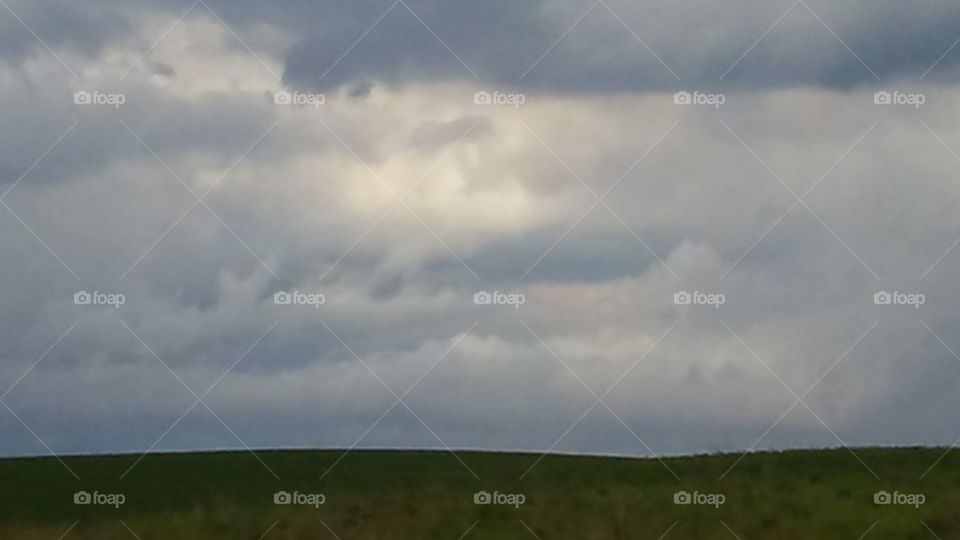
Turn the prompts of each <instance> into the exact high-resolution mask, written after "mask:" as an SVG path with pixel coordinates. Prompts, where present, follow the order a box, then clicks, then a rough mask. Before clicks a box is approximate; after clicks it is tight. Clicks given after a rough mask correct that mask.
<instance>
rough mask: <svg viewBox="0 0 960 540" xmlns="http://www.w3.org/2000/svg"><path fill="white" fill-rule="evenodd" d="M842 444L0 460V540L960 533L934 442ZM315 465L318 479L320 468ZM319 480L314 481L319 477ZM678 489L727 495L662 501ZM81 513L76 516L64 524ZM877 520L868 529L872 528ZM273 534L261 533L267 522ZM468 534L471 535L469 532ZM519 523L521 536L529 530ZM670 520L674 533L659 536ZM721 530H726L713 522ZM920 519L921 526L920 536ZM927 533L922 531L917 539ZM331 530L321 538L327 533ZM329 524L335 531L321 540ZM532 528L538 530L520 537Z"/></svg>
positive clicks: (959, 471)
mask: <svg viewBox="0 0 960 540" xmlns="http://www.w3.org/2000/svg"><path fill="white" fill-rule="evenodd" d="M855 452H856V454H857V456H859V457H860V458H861V459H863V461H864V462H865V463H866V464H867V465H868V466H869V467H870V468H871V469H872V470H873V471H875V472H876V473H877V475H878V476H879V477H880V480H877V479H876V478H874V477H873V476H872V475H871V473H870V472H869V471H868V470H867V468H866V467H864V466H863V465H862V464H861V463H859V462H858V461H857V458H856V457H854V456H853V455H852V454H851V453H850V452H849V451H847V450H842V449H840V450H811V451H791V452H783V453H756V454H750V455H748V456H746V457H745V458H743V460H742V461H740V463H739V464H738V465H737V466H736V467H735V468H733V469H732V471H731V472H730V473H729V474H728V475H727V476H726V477H724V478H723V479H722V480H721V479H720V476H721V475H723V473H724V472H725V471H726V470H727V469H728V468H729V467H730V466H731V465H732V464H733V463H734V462H735V461H736V460H737V459H738V458H739V457H740V456H739V455H709V456H691V457H682V458H670V459H665V460H664V463H665V464H666V465H667V466H669V468H670V469H672V470H673V471H674V472H676V474H677V476H679V477H680V480H679V481H678V480H677V479H676V478H674V477H673V476H672V475H671V474H670V472H668V471H667V469H666V467H664V465H663V464H661V463H660V462H658V461H657V460H653V459H620V458H600V457H577V456H556V455H553V456H548V457H546V458H544V459H543V460H542V461H541V462H540V463H539V464H537V465H536V466H535V467H534V468H533V469H532V470H531V472H530V473H529V474H528V475H527V476H526V477H524V478H523V479H520V477H521V475H523V474H524V472H525V471H526V470H527V469H528V468H529V467H530V466H531V465H533V464H534V462H535V461H536V460H537V459H538V457H539V456H537V455H531V454H500V453H478V452H461V453H458V456H459V457H460V458H461V459H462V460H463V461H464V462H465V463H466V464H467V465H469V467H470V468H471V469H472V470H473V471H475V472H476V473H477V475H478V476H479V477H480V480H477V479H476V478H474V477H473V475H472V474H471V473H470V472H469V471H468V470H467V469H466V468H465V467H464V466H463V465H462V464H460V463H459V462H458V461H457V459H456V458H455V457H453V456H452V455H451V454H449V453H446V452H432V451H429V452H428V451H422V452H412V451H359V450H357V451H353V452H350V453H349V454H347V455H346V457H345V458H343V460H342V461H340V462H339V463H338V464H337V465H336V466H335V467H333V468H332V469H330V467H331V465H333V463H334V462H335V461H337V459H338V458H340V456H341V454H342V452H340V451H270V452H259V453H258V455H259V456H260V457H261V458H262V459H263V461H264V462H265V463H266V464H267V465H269V467H270V468H271V469H272V470H273V471H275V472H276V474H277V475H278V476H279V477H280V480H277V479H275V478H274V477H273V476H272V475H271V474H270V472H268V471H267V469H266V468H264V467H263V465H261V464H260V463H259V462H258V461H257V460H256V459H255V458H254V457H253V456H252V455H251V454H249V453H244V452H222V453H192V454H156V455H150V456H148V457H146V458H145V459H144V460H143V461H142V462H141V463H140V464H139V465H137V466H136V467H135V468H134V469H133V470H132V471H131V472H130V474H129V475H128V476H127V477H126V478H124V479H123V480H120V479H119V477H120V476H121V475H122V474H123V473H124V471H126V470H127V468H128V467H130V465H131V464H133V463H134V461H135V460H136V459H137V457H138V456H126V455H125V456H98V457H70V458H64V461H65V462H66V464H67V465H69V467H70V468H71V469H73V470H74V471H75V472H76V473H77V475H78V476H80V478H81V480H79V481H78V480H76V479H75V478H73V477H72V476H71V475H70V474H69V473H68V472H67V470H66V469H65V468H64V467H63V466H62V465H61V464H60V463H58V462H57V461H56V460H55V459H53V458H25V459H6V460H0V539H41V538H48V539H51V540H57V539H58V538H60V536H61V535H62V534H63V533H64V532H65V531H67V530H68V529H69V528H70V527H71V526H72V525H74V524H75V523H76V525H75V526H74V527H73V529H71V530H70V532H69V534H68V535H67V536H66V537H65V538H64V540H74V539H76V540H79V539H90V540H92V539H97V540H113V539H125V540H130V539H131V538H134V536H133V535H132V534H131V532H130V531H128V530H127V528H126V527H125V525H126V526H128V527H129V528H130V529H131V530H132V531H133V532H134V533H135V534H136V535H137V536H138V537H139V538H140V539H141V540H150V539H198V540H206V539H213V538H217V539H220V538H229V539H241V540H242V539H250V540H257V539H259V538H261V536H263V535H264V533H265V532H267V531H268V529H269V530H270V531H269V533H268V534H267V535H266V536H265V537H264V539H265V540H285V539H308V538H310V539H314V538H320V539H322V538H336V537H339V538H341V539H343V540H348V539H373V538H378V539H379V538H390V539H405V538H410V539H441V538H443V539H453V540H456V539H458V538H460V537H461V535H463V534H464V533H466V532H467V531H468V530H469V533H468V534H467V535H466V536H465V537H464V538H465V539H470V540H472V539H476V540H480V539H484V538H486V539H490V538H522V539H527V540H530V539H533V538H535V537H539V538H541V539H543V540H547V539H551V538H574V539H621V538H623V539H626V538H630V539H636V538H640V539H642V538H650V539H656V538H659V537H660V536H661V535H662V534H663V533H664V532H666V531H668V529H669V531H670V532H669V534H667V535H666V536H665V538H668V539H670V538H698V539H699V538H703V539H709V538H725V539H730V538H734V536H733V534H732V533H731V531H733V533H735V534H736V535H737V536H738V537H740V538H742V539H744V540H746V539H774V538H776V539H793V538H818V539H832V538H850V539H856V538H859V537H860V536H861V535H863V534H864V533H865V532H867V531H868V529H870V528H871V526H872V527H873V529H872V530H870V533H869V534H868V535H867V536H866V537H865V538H898V539H910V538H916V539H931V538H936V537H937V536H938V537H940V538H943V539H948V538H960V458H958V457H956V456H955V455H954V453H952V452H951V453H950V454H948V455H947V457H946V458H944V459H943V461H941V462H940V463H939V465H937V466H936V468H934V469H933V470H932V472H930V473H929V474H928V475H927V476H926V477H925V478H924V479H922V480H920V476H921V475H923V474H924V472H925V471H926V470H927V469H928V468H929V467H930V466H931V465H932V464H933V463H934V462H935V461H937V459H938V458H940V456H941V455H942V454H943V452H944V450H943V449H931V448H927V449H916V448H902V449H857V450H855ZM328 469H329V471H330V472H329V473H328V474H327V475H326V476H324V473H325V472H326V471H328ZM321 477H322V479H321ZM78 490H85V491H88V492H93V491H98V492H100V493H123V494H124V495H125V497H126V503H125V504H124V505H123V506H121V507H120V508H119V509H115V508H113V507H104V506H77V505H74V504H73V494H74V492H76V491H78ZM278 490H285V491H288V492H293V491H295V490H297V491H300V492H302V493H323V494H324V495H325V496H326V502H325V504H324V505H322V506H321V507H320V508H319V509H314V508H313V507H295V506H277V505H274V504H273V494H274V492H276V491H278ZM478 490H486V491H489V492H493V491H499V492H501V493H522V494H524V496H525V497H526V502H525V504H524V505H522V506H520V507H519V508H514V507H512V506H484V505H475V504H474V502H473V495H474V493H475V492H476V491H478ZM678 490H685V491H688V492H694V491H698V492H701V493H722V494H723V495H724V496H725V497H726V501H725V503H724V504H723V505H722V506H720V507H719V508H714V507H712V506H685V505H675V504H674V502H673V494H674V492H676V491H678ZM879 490H885V491H888V492H894V491H898V492H900V493H922V494H923V495H924V496H925V498H926V501H925V503H924V504H923V505H922V506H920V507H919V508H914V507H913V506H902V505H901V506H881V505H875V504H874V500H873V496H874V493H875V492H877V491H879ZM77 522H79V523H77ZM874 524H875V525H874ZM271 527H272V529H271ZM471 527H472V529H471ZM528 527H529V530H528ZM671 527H672V529H671ZM727 527H729V529H730V530H728V529H727ZM927 527H929V528H930V530H928V529H927ZM931 530H932V531H933V532H934V533H935V534H936V536H934V535H933V534H931ZM331 531H332V532H331ZM334 533H335V534H336V535H337V536H334ZM534 535H536V536H534Z"/></svg>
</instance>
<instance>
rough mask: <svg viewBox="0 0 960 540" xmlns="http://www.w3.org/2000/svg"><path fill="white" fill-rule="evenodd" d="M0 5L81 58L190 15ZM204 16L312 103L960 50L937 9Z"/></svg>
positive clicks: (959, 31) (859, 66) (772, 80)
mask: <svg viewBox="0 0 960 540" xmlns="http://www.w3.org/2000/svg"><path fill="white" fill-rule="evenodd" d="M11 7H12V8H13V9H14V11H16V12H18V13H19V14H20V15H21V16H22V19H23V20H24V21H25V22H26V23H27V24H28V25H29V26H30V27H31V28H33V29H35V31H36V32H37V34H38V35H39V36H40V37H41V38H42V39H43V40H44V41H45V42H46V43H48V44H49V45H50V46H51V47H53V48H55V49H56V48H58V47H67V48H69V49H71V50H72V51H74V52H76V53H80V54H87V55H94V54H96V52H97V51H99V50H101V49H102V48H103V47H104V46H105V45H107V44H109V43H111V42H112V41H113V40H115V39H118V38H120V37H121V36H124V37H126V36H128V35H129V34H130V33H131V32H132V31H133V30H134V26H135V25H137V24H139V23H140V22H142V20H143V18H144V17H149V16H157V15H160V14H162V15H165V16H167V17H175V16H179V15H181V14H182V13H184V12H185V11H186V10H187V9H188V8H190V7H191V2H188V1H186V0H184V1H176V2H174V1H169V2H133V3H128V4H125V5H124V6H123V7H121V8H115V7H113V6H106V5H104V4H102V3H100V2H76V3H71V4H70V6H68V7H66V8H64V7H63V6H59V5H58V6H56V8H55V9H54V8H53V6H52V5H51V4H48V3H47V2H22V1H21V2H12V3H11ZM208 7H209V9H210V10H213V12H214V13H216V15H217V17H220V18H221V19H223V20H224V21H225V22H226V23H227V24H229V25H230V26H231V27H234V28H236V29H237V31H238V35H240V36H241V37H244V38H245V39H246V40H251V41H252V40H253V39H254V38H253V37H252V36H253V35H254V34H255V30H256V29H257V28H261V27H263V26H264V25H266V26H272V27H274V28H276V29H278V30H280V31H281V32H283V33H284V35H285V36H287V37H288V38H290V39H291V40H292V42H293V45H292V47H291V48H289V49H288V50H286V51H279V52H280V53H281V54H285V56H286V68H285V71H284V73H283V78H284V80H285V81H286V82H288V83H289V84H290V85H292V86H295V87H299V88H313V89H320V90H329V89H331V88H335V87H338V86H341V85H344V84H352V85H359V86H358V88H365V87H367V85H369V84H370V83H375V84H387V85H403V84H409V83H415V82H423V81H437V80H473V79H474V74H475V75H476V77H478V78H479V79H480V80H481V81H483V82H484V83H487V84H490V85H497V86H506V87H523V88H529V89H534V88H536V89H540V90H542V91H545V92H600V93H603V92H621V91H629V92H635V91H653V90H663V89H671V88H680V87H683V86H690V85H695V86H699V87H725V88H727V89H728V91H729V90H733V89H736V88H769V87H786V86H797V85H814V86H824V87H831V88H850V87H852V86H856V85H858V84H869V83H872V82H875V81H876V79H877V78H879V79H881V80H885V79H891V78H901V77H905V78H918V77H920V76H922V75H924V74H926V72H927V71H928V70H929V69H930V68H931V67H932V66H934V64H936V67H935V68H934V69H933V70H931V72H930V73H929V74H927V77H929V78H931V79H941V80H943V79H946V80H954V79H955V78H956V77H957V70H956V65H957V63H958V61H960V53H957V54H953V53H952V52H951V54H946V55H945V56H943V55H944V53H946V52H947V51H948V50H949V49H950V47H951V45H953V44H954V42H955V40H956V39H957V38H958V37H960V5H957V4H956V3H955V2H950V1H947V0H942V1H940V0H937V1H928V2H924V3H922V4H917V3H905V2H897V1H895V0H885V1H878V2H869V3H867V2H860V3H833V2H826V1H823V0H809V1H806V2H794V3H790V2H780V3H774V2H766V1H759V0H739V1H736V2H732V3H731V2H724V3H721V2H716V3H713V4H705V3H702V2H693V1H683V2H672V3H670V4H669V5H661V4H657V3H652V2H642V3H635V2H625V1H621V0H608V1H607V2H604V3H595V4H594V3H591V2H574V1H572V0H564V1H562V2H544V1H531V2H521V3H518V2H512V1H508V0H496V1H493V2H467V1H455V2H436V1H432V0H408V1H406V2H403V3H395V2H392V1H389V0H382V1H375V0H364V1H360V2H345V1H344V2H322V3H309V2H300V1H295V0H286V1H281V2H271V3H269V4H268V3H262V2H229V1H221V0H209V1H207V2H206V3H200V4H197V5H195V6H193V8H192V9H190V14H189V16H188V17H192V16H211V14H210V12H209V11H208ZM408 8H409V9H408ZM6 15H9V14H6ZM0 24H2V25H3V28H4V31H3V32H2V34H0V35H2V36H3V38H2V39H3V46H2V47H0V50H2V54H3V55H4V56H6V57H7V58H22V57H24V56H26V55H28V54H33V53H35V52H36V50H37V47H39V44H38V42H37V40H36V39H35V38H34V37H33V36H32V35H30V33H29V32H27V31H26V29H25V28H23V26H22V25H21V24H20V23H19V22H18V21H16V19H15V18H13V17H12V16H7V17H0ZM568 30H569V33H567V32H568ZM434 33H435V34H436V35H434ZM361 36H362V39H361ZM761 36H763V39H762V40H761V41H760V42H759V43H758V44H756V46H755V47H753V45H754V44H755V42H756V41H757V40H758V39H759V38H760V37H761ZM358 40H359V41H358ZM148 43H149V41H148ZM233 45H234V46H236V47H242V44H240V43H239V42H238V43H234V44H233ZM255 45H256V43H254V46H255ZM447 47H449V49H450V50H448V49H447ZM648 47H649V49H648ZM348 50H349V53H347V51H348ZM547 51H549V52H547ZM954 52H955V51H954ZM941 56H943V58H941ZM938 59H939V62H938ZM461 61H462V63H461ZM671 71H672V72H673V73H671ZM674 74H675V75H676V76H674Z"/></svg>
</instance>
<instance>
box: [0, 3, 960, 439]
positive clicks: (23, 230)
mask: <svg viewBox="0 0 960 540" xmlns="http://www.w3.org/2000/svg"><path fill="white" fill-rule="evenodd" d="M5 3H6V6H2V8H0V99H2V102H3V103H4V104H5V106H4V107H2V108H0V125H2V126H3V129H0V202H2V205H0V254H2V255H0V257H2V260H3V272H0V392H3V393H2V394H0V403H3V404H4V405H5V406H6V407H5V408H0V431H2V433H3V436H2V437H0V454H3V455H20V454H48V453H51V452H53V453H56V454H66V453H77V452H143V451H146V450H147V449H155V450H170V449H180V450H182V449H209V448H224V447H228V448H245V447H249V448H263V447H301V446H309V447H351V446H354V445H356V446H357V447H417V448H428V447H429V448H443V447H451V448H482V449H522V450H533V451H545V450H551V451H557V452H598V453H615V454H631V455H650V454H677V453H691V452H704V451H718V450H724V451H737V450H747V449H758V448H771V447H773V448H785V447H820V446H841V445H849V446H862V445H892V444H896V445H914V444H922V445H951V444H953V443H954V442H955V441H956V440H957V438H958V437H960V428H958V427H957V424H956V421H955V417H956V411H957V410H958V407H960V394H958V383H960V358H958V357H957V355H956V354H954V353H953V352H952V351H951V349H952V350H953V351H960V335H958V332H957V328H958V323H960V313H958V311H957V310H956V309H955V306H956V302H957V301H958V300H960V284H958V282H957V280H956V279H955V277H956V275H957V272H958V270H960V248H956V249H954V247H955V246H957V243H958V238H960V212H957V208H958V204H960V157H958V152H960V129H958V126H960V124H958V122H957V119H958V118H957V117H958V114H960V113H958V110H957V107H956V106H955V104H956V103H957V102H958V99H960V89H958V86H957V83H958V62H960V47H958V48H957V49H954V48H953V47H954V46H955V45H957V40H958V38H960V5H958V4H956V3H955V2H949V1H946V0H944V1H934V0H930V1H925V2H922V3H919V4H918V3H904V2H896V1H894V0H888V1H870V2H866V1H861V2H842V3H836V2H827V1H825V0H798V1H796V2H794V3H792V4H791V3H790V2H789V1H784V2H768V1H764V2H761V1H758V0H753V1H747V0H737V1H735V2H713V3H707V2H699V1H680V2H669V3H665V2H657V3H654V2H647V1H642V2H629V1H626V0H600V1H598V2H595V3H591V1H590V0H585V1H580V0H578V1H573V0H554V1H551V2H541V1H528V2H520V3H518V2H513V1H509V0H495V1H492V2H460V1H453V2H449V1H444V2H441V1H433V0H400V1H397V2H393V1H392V0H363V1H353V2H340V3H328V4H323V5H320V4H316V5H315V4H313V3H308V2H299V1H293V0H288V1H279V2H271V3H268V4H267V3H261V2H251V1H240V2H237V1H233V2H230V1H226V0H223V1H220V0H203V1H198V2H196V3H191V1H190V0H183V1H180V0H178V1H173V0H169V1H166V0H164V1H160V2H158V1H151V2H146V1H132V2H125V3H123V4H122V6H120V7H117V6H113V5H108V4H107V3H104V2H94V1H87V0H78V1H75V2H70V3H69V5H66V6H65V5H63V4H62V3H61V2H53V1H47V0H5ZM84 92H88V93H89V98H90V101H91V102H92V103H85V100H86V97H85V96H86V94H84ZM478 92H479V93H480V94H478ZM676 92H688V93H689V96H690V101H692V103H690V104H687V103H685V97H686V96H687V94H679V95H675V93H676ZM877 92H880V94H875V93H877ZM884 92H887V93H888V94H884ZM484 93H488V94H484ZM487 95H489V96H490V101H491V102H492V103H489V104H487V103H485V99H486V97H487ZM288 98H289V101H291V102H292V103H286V102H285V101H287V99H288ZM888 98H889V99H888ZM886 101H890V103H886ZM481 291H487V292H491V293H493V292H494V291H497V292H499V293H503V294H500V295H495V297H494V302H493V303H491V304H483V303H480V304H477V303H475V294H476V293H478V292H481ZM684 291H686V292H688V293H691V296H690V298H691V302H690V303H689V304H685V303H684V302H683V300H684V295H683V294H682V293H683V292H684ZM884 291H886V292H889V293H896V294H891V295H890V296H889V297H887V298H889V299H890V302H889V303H885V300H884V298H885V296H884V295H883V294H882V293H883V292H884ZM83 292H87V293H90V295H89V296H87V297H86V299H89V300H90V302H89V303H85V299H84V295H83V294H82V293H83ZM283 292H291V293H292V292H296V293H299V294H296V295H294V301H293V302H291V303H290V304H284V303H282V302H281V303H277V302H276V301H275V295H276V294H277V293H283ZM93 293H99V294H93ZM678 293H680V294H679V296H677V295H678ZM692 293H697V294H692ZM877 293H880V295H879V296H878V297H875V295H877ZM121 295H122V296H121ZM311 295H313V296H311ZM321 295H322V296H321ZM510 295H513V296H510ZM313 300H316V302H313V304H311V303H310V302H311V301H313ZM320 300H323V303H322V304H321V303H320V302H319V301H320ZM113 301H117V302H113ZM119 301H122V302H123V303H122V305H119V306H116V304H117V303H118V302H119ZM111 302H113V304H111ZM298 302H299V303H300V304H301V305H297V304H298ZM304 302H306V305H303V303H304ZM497 302H508V304H506V305H502V304H498V303H497ZM509 302H513V303H512V304H510V303H509ZM520 302H522V303H520ZM878 302H879V303H878ZM104 303H105V304H104ZM8 388H9V390H8Z"/></svg>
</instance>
